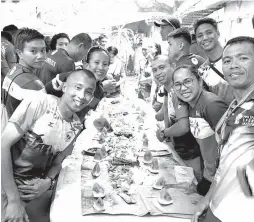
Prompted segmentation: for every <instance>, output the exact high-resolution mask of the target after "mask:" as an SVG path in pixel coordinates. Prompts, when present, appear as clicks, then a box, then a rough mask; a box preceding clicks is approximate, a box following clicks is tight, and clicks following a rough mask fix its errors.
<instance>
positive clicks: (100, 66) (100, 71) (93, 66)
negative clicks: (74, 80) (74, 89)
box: [88, 51, 109, 81]
mask: <svg viewBox="0 0 254 222" xmlns="http://www.w3.org/2000/svg"><path fill="white" fill-rule="evenodd" d="M108 66H109V57H108V55H107V54H106V53H105V52H102V51H98V52H93V54H92V55H91V58H90V60H89V62H88V69H89V70H90V71H91V72H92V73H93V74H94V75H95V77H96V80H97V81H101V80H103V79H104V78H105V77H106V74H107V71H108Z"/></svg>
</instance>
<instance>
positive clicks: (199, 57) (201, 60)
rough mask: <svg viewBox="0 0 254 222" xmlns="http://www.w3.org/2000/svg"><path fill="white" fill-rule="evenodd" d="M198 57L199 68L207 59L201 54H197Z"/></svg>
mask: <svg viewBox="0 0 254 222" xmlns="http://www.w3.org/2000/svg"><path fill="white" fill-rule="evenodd" d="M197 59H198V68H199V67H200V66H201V65H202V64H204V63H205V61H206V60H205V59H204V58H203V57H201V56H197Z"/></svg>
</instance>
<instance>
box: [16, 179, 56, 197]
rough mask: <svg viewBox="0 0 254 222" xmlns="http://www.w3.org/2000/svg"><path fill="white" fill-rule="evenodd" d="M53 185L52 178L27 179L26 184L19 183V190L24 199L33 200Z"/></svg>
mask: <svg viewBox="0 0 254 222" xmlns="http://www.w3.org/2000/svg"><path fill="white" fill-rule="evenodd" d="M50 186H51V180H50V179H40V178H37V179H34V180H32V181H25V185H19V186H18V190H19V192H20V197H21V199H22V200H24V201H26V200H33V199H36V198H38V197H40V196H41V195H42V194H43V193H44V192H46V191H47V190H48V189H49V188H50Z"/></svg>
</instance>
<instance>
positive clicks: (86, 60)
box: [83, 46, 110, 64]
mask: <svg viewBox="0 0 254 222" xmlns="http://www.w3.org/2000/svg"><path fill="white" fill-rule="evenodd" d="M94 52H105V53H106V55H107V56H108V64H109V63H110V56H109V53H108V51H107V50H105V49H104V48H102V47H101V46H93V47H91V48H90V49H89V50H88V52H87V56H86V58H85V62H86V63H89V61H90V59H91V57H92V54H93V53H94ZM83 62H84V61H83Z"/></svg>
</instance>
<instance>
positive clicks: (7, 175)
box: [1, 70, 96, 222]
mask: <svg viewBox="0 0 254 222" xmlns="http://www.w3.org/2000/svg"><path fill="white" fill-rule="evenodd" d="M95 87H96V79H95V76H94V75H93V73H92V72H90V71H89V70H78V71H74V72H73V73H72V74H71V75H69V77H68V79H67V81H66V82H65V83H63V88H62V90H63V92H64V94H63V96H62V97H61V98H58V97H55V96H53V95H48V94H44V93H40V92H37V97H36V98H34V99H25V100H24V101H22V103H21V104H20V105H19V106H18V108H17V109H16V111H15V112H14V113H13V115H12V116H11V118H10V120H9V122H8V124H7V126H6V128H5V129H4V131H3V132H2V138H1V139H2V143H1V144H2V147H1V152H2V153H1V156H2V159H1V164H2V188H3V190H4V195H3V192H2V206H4V212H2V217H3V219H4V221H28V217H29V221H30V222H45V221H49V209H50V200H51V196H52V188H53V187H54V185H55V178H56V177H57V175H58V174H59V172H60V170H61V163H62V161H63V160H64V159H65V157H66V156H67V155H70V154H71V153H72V150H73V143H74V141H75V139H76V138H77V136H78V135H79V133H80V132H81V130H82V129H83V127H82V124H81V122H80V120H79V118H78V116H77V115H76V113H77V112H79V111H80V110H82V109H83V108H84V107H85V106H87V105H88V104H89V102H90V101H91V100H92V98H93V94H94V91H95ZM11 154H12V155H11Z"/></svg>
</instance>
